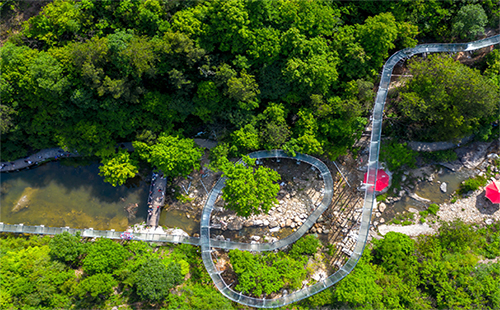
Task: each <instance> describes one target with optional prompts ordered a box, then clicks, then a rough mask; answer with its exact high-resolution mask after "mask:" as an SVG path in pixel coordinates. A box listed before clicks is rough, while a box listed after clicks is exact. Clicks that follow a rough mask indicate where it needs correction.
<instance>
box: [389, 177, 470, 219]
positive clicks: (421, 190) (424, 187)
mask: <svg viewBox="0 0 500 310" xmlns="http://www.w3.org/2000/svg"><path fill="white" fill-rule="evenodd" d="M473 173H474V171H473V170H472V169H465V168H463V169H462V170H461V171H458V172H452V171H450V170H448V169H446V168H443V173H441V174H437V173H434V175H435V178H434V180H433V181H432V182H429V181H427V180H424V181H422V182H420V183H418V184H417V186H416V188H415V190H414V193H415V194H417V195H418V196H420V197H422V198H426V199H429V200H431V201H432V203H437V204H441V203H445V202H448V201H449V200H450V198H451V195H452V194H453V193H454V192H455V191H456V190H457V189H458V188H459V186H460V183H462V181H464V180H466V179H467V178H469V177H470V176H472V175H473ZM438 181H439V182H440V183H438ZM443 182H446V183H447V191H446V193H443V192H441V190H440V188H439V187H440V185H441V183H443ZM409 208H415V209H417V210H424V209H425V208H426V204H424V203H422V202H420V201H417V200H415V199H412V198H410V197H408V196H405V197H403V198H402V199H401V200H399V201H397V202H396V203H394V204H393V205H392V206H391V207H389V208H388V209H387V211H386V212H385V213H384V216H383V217H384V219H386V220H389V219H391V218H393V217H394V215H395V214H397V213H398V212H399V213H402V212H405V211H408V209H409Z"/></svg>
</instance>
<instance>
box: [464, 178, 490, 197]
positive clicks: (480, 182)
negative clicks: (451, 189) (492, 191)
mask: <svg viewBox="0 0 500 310" xmlns="http://www.w3.org/2000/svg"><path fill="white" fill-rule="evenodd" d="M486 183H488V180H487V179H486V178H484V177H482V176H479V175H478V176H476V177H472V178H468V179H467V180H465V181H463V182H462V183H460V187H459V188H458V194H460V195H464V194H467V193H468V192H470V191H475V190H477V189H479V187H482V186H485V185H486Z"/></svg>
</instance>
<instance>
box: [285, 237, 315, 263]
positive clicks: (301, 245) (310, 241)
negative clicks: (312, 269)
mask: <svg viewBox="0 0 500 310" xmlns="http://www.w3.org/2000/svg"><path fill="white" fill-rule="evenodd" d="M319 246H320V242H319V240H318V238H317V237H315V236H313V235H307V236H305V237H302V238H300V239H299V240H297V242H295V243H294V244H293V246H292V249H291V250H290V252H289V253H288V254H289V255H290V256H291V257H293V258H295V259H298V258H300V257H301V256H302V255H304V254H306V255H314V254H316V252H317V251H318V247H319Z"/></svg>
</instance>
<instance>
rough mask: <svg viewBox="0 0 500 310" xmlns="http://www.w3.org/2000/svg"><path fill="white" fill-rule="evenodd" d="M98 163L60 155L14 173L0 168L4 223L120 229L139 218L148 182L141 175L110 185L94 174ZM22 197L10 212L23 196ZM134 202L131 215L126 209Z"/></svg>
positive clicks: (0, 214)
mask: <svg viewBox="0 0 500 310" xmlns="http://www.w3.org/2000/svg"><path fill="white" fill-rule="evenodd" d="M98 166H99V164H98V163H97V162H89V161H86V160H83V159H78V160H75V159H63V160H61V161H56V162H49V163H46V164H43V165H41V166H39V167H36V168H33V169H28V170H23V171H20V172H14V173H2V174H1V175H0V177H1V183H0V184H1V193H2V194H1V198H0V204H1V210H0V221H2V222H4V223H9V224H19V223H23V224H25V225H45V226H52V227H65V226H69V227H72V228H90V227H92V228H94V229H99V230H107V229H115V230H125V229H126V228H127V227H128V226H129V225H132V224H135V223H139V222H143V221H145V219H146V214H147V206H146V203H147V194H148V191H149V185H148V184H147V183H146V182H144V181H143V180H142V179H141V178H140V177H136V178H134V179H131V180H129V181H128V182H127V183H126V184H125V185H124V186H119V187H113V186H111V185H110V184H108V183H105V182H104V179H103V177H101V176H99V175H98V173H99V169H98ZM25 196H26V199H27V203H26V204H23V206H22V207H19V208H18V210H17V212H14V211H13V209H14V208H15V206H16V204H17V203H18V202H19V201H20V199H21V198H22V197H25ZM136 203H137V213H136V214H135V217H130V218H129V214H128V212H127V211H126V210H125V208H126V207H129V206H130V205H135V204H136Z"/></svg>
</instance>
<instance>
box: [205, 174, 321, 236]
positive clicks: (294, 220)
mask: <svg viewBox="0 0 500 310" xmlns="http://www.w3.org/2000/svg"><path fill="white" fill-rule="evenodd" d="M323 196H324V183H323V180H321V179H319V178H318V179H314V180H312V181H306V180H299V179H296V180H294V182H288V183H287V184H282V186H281V190H280V193H279V194H278V197H282V198H281V199H280V200H278V204H277V205H275V206H274V207H272V208H271V210H270V211H269V214H259V215H253V216H250V217H248V218H243V217H239V216H237V215H235V214H229V215H223V214H224V210H221V209H218V210H216V211H217V212H214V213H213V215H212V221H211V225H213V226H214V227H220V229H221V230H240V229H242V228H243V227H249V226H258V227H268V228H269V229H270V230H271V231H278V230H279V229H280V228H284V227H289V228H298V227H300V226H301V225H302V224H303V223H304V222H305V221H306V219H307V218H308V217H309V215H310V214H311V213H312V212H313V211H314V210H315V209H316V208H317V207H318V206H319V205H320V204H321V200H322V199H323ZM221 211H222V213H223V214H219V213H220V212H221Z"/></svg>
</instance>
